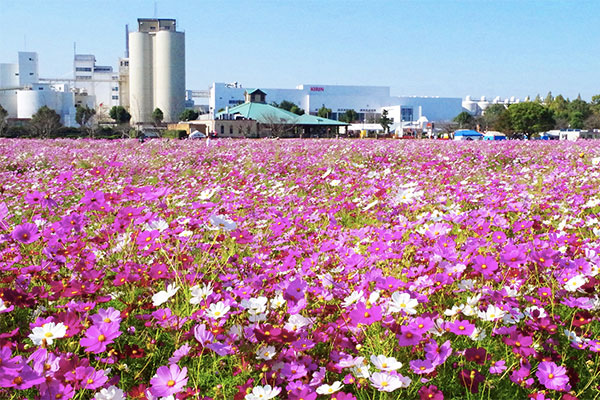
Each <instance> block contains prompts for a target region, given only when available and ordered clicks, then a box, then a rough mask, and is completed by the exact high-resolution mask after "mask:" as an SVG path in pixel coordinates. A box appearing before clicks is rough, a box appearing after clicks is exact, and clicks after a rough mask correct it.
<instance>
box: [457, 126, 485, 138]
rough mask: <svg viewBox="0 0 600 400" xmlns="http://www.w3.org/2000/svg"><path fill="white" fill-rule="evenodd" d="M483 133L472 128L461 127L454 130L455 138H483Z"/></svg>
mask: <svg viewBox="0 0 600 400" xmlns="http://www.w3.org/2000/svg"><path fill="white" fill-rule="evenodd" d="M481 139H483V134H482V133H480V132H477V131H474V130H472V129H460V130H458V131H455V132H454V140H481Z"/></svg>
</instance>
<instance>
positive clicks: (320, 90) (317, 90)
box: [310, 86, 325, 92]
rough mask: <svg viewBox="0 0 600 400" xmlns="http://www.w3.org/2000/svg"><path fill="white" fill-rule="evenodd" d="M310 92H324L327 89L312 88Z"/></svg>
mask: <svg viewBox="0 0 600 400" xmlns="http://www.w3.org/2000/svg"><path fill="white" fill-rule="evenodd" d="M310 91H311V92H324V91H325V88H324V87H321V86H311V87H310Z"/></svg>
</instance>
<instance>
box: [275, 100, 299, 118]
mask: <svg viewBox="0 0 600 400" xmlns="http://www.w3.org/2000/svg"><path fill="white" fill-rule="evenodd" d="M271 104H272V105H273V106H274V107H278V108H281V109H283V110H286V111H289V112H292V113H294V114H296V115H302V114H304V110H303V109H302V108H300V107H298V105H296V104H295V103H292V102H291V101H288V100H283V101H282V102H281V103H279V104H277V103H276V102H273V103H271Z"/></svg>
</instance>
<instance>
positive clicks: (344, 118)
mask: <svg viewBox="0 0 600 400" xmlns="http://www.w3.org/2000/svg"><path fill="white" fill-rule="evenodd" d="M338 120H340V121H341V122H347V123H349V124H352V123H354V122H356V121H358V113H357V112H356V111H354V110H352V109H350V110H347V111H346V112H345V113H343V114H342V115H340V116H339V118H338Z"/></svg>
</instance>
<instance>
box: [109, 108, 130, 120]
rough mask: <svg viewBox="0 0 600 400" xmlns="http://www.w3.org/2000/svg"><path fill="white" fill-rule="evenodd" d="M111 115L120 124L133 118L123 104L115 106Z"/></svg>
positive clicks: (111, 110)
mask: <svg viewBox="0 0 600 400" xmlns="http://www.w3.org/2000/svg"><path fill="white" fill-rule="evenodd" d="M109 116H110V117H111V118H112V119H114V120H115V121H116V122H117V123H118V124H126V123H128V122H129V121H130V120H131V114H129V112H128V111H127V110H126V109H125V107H123V106H113V107H112V108H111V109H110V112H109Z"/></svg>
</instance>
